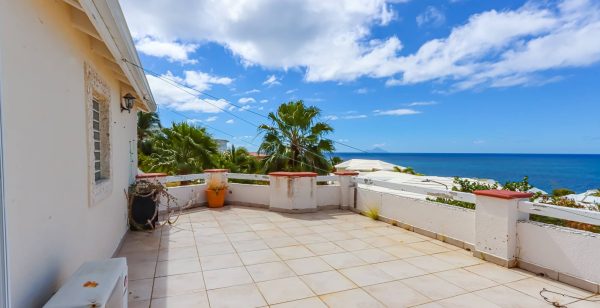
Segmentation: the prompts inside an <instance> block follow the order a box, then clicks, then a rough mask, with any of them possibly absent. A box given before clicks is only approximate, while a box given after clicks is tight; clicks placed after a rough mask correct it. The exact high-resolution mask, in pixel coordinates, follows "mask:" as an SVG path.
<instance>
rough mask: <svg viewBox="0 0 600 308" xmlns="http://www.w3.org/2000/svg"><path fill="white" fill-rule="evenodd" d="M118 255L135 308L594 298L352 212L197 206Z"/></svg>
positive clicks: (484, 303) (483, 303)
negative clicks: (125, 267)
mask: <svg viewBox="0 0 600 308" xmlns="http://www.w3.org/2000/svg"><path fill="white" fill-rule="evenodd" d="M120 256H125V257H127V259H128V260H127V261H128V265H129V279H130V283H129V290H130V296H129V300H130V303H129V307H132V308H136V307H148V306H150V305H151V306H152V307H263V306H264V307H266V306H270V307H327V306H329V307H344V308H348V307H386V306H387V307H410V306H418V307H431V308H433V307H551V305H549V304H547V303H546V302H544V301H543V300H542V298H541V296H540V294H539V291H540V290H541V289H542V288H546V289H549V290H553V291H557V292H560V293H566V294H570V295H573V296H576V297H590V296H592V294H590V293H589V292H586V291H583V290H580V289H577V288H574V287H571V286H568V285H565V284H562V283H558V282H555V281H551V280H547V279H544V278H541V277H536V276H534V275H532V274H531V273H528V272H525V271H521V270H514V269H513V270H509V269H505V268H502V267H499V266H496V265H493V264H491V263H487V262H485V261H482V260H480V259H477V258H474V257H472V256H471V255H470V252H468V251H466V250H462V249H459V248H457V247H454V246H451V245H448V244H445V243H443V242H440V241H436V240H432V239H430V238H428V237H425V236H422V235H419V234H417V233H413V232H409V231H406V230H404V229H401V228H398V227H394V226H391V225H388V224H386V223H383V222H379V221H373V220H370V219H369V218H366V217H364V216H361V215H358V214H355V213H352V212H348V211H322V212H318V213H311V214H280V213H275V212H269V211H266V210H262V209H254V208H246V207H230V206H227V207H225V208H223V209H220V210H209V209H205V208H204V209H197V210H195V211H192V212H188V213H186V214H185V215H182V216H181V217H180V218H179V221H178V222H177V223H176V224H175V225H174V226H171V227H164V228H163V229H162V230H157V231H155V232H153V233H143V232H135V233H129V234H128V235H127V238H126V240H125V242H124V245H123V248H122V249H121V251H120ZM547 296H548V297H550V298H551V299H555V300H559V301H560V302H561V303H563V304H569V305H568V307H597V305H598V304H600V302H596V303H592V302H586V301H577V302H576V300H575V299H572V298H567V297H563V296H558V295H553V294H547ZM594 299H596V300H600V298H599V297H598V296H596V297H594ZM570 303H572V304H570Z"/></svg>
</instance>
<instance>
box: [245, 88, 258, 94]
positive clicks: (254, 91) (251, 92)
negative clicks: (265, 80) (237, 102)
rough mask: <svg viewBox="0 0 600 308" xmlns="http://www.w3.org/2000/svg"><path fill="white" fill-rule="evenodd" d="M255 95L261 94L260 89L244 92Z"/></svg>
mask: <svg viewBox="0 0 600 308" xmlns="http://www.w3.org/2000/svg"><path fill="white" fill-rule="evenodd" d="M253 93H260V90H259V89H252V90H248V91H246V92H244V94H253Z"/></svg>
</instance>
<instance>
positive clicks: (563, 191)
mask: <svg viewBox="0 0 600 308" xmlns="http://www.w3.org/2000/svg"><path fill="white" fill-rule="evenodd" d="M574 193H575V192H574V191H572V190H570V189H568V188H557V189H555V190H553V191H552V196H553V197H562V196H566V195H570V194H574Z"/></svg>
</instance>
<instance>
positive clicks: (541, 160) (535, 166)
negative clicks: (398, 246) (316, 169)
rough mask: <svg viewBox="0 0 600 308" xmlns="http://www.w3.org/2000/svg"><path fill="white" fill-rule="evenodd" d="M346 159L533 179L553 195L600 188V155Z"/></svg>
mask: <svg viewBox="0 0 600 308" xmlns="http://www.w3.org/2000/svg"><path fill="white" fill-rule="evenodd" d="M336 155H337V156H340V157H341V158H342V159H344V160H348V159H352V158H362V159H380V160H383V161H387V162H390V163H393V164H397V165H400V166H405V167H412V168H414V169H415V171H417V172H420V173H424V174H427V175H438V176H461V177H473V178H486V179H494V180H496V181H499V182H500V183H504V182H505V181H517V180H521V179H522V178H523V177H524V176H526V175H527V176H529V182H530V183H531V184H532V185H534V186H535V187H537V188H539V189H542V190H545V191H547V192H551V191H552V189H555V188H569V189H571V190H574V191H576V192H584V191H586V190H588V189H596V188H600V155H597V154H593V155H592V154H590V155H583V154H582V155H579V154H572V155H571V154H441V153H336Z"/></svg>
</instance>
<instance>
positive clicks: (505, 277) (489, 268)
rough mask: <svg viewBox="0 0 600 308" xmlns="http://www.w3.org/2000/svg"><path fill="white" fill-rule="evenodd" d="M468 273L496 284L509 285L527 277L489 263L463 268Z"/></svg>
mask: <svg viewBox="0 0 600 308" xmlns="http://www.w3.org/2000/svg"><path fill="white" fill-rule="evenodd" d="M465 269H466V270H467V271H469V272H473V273H475V274H477V275H480V276H483V277H485V278H488V279H490V280H493V281H495V282H498V283H509V282H513V281H517V280H521V279H525V278H527V276H525V275H523V274H521V273H519V272H517V271H513V270H510V269H507V268H504V267H500V266H498V265H495V264H491V263H483V264H479V265H475V266H469V267H465Z"/></svg>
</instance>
